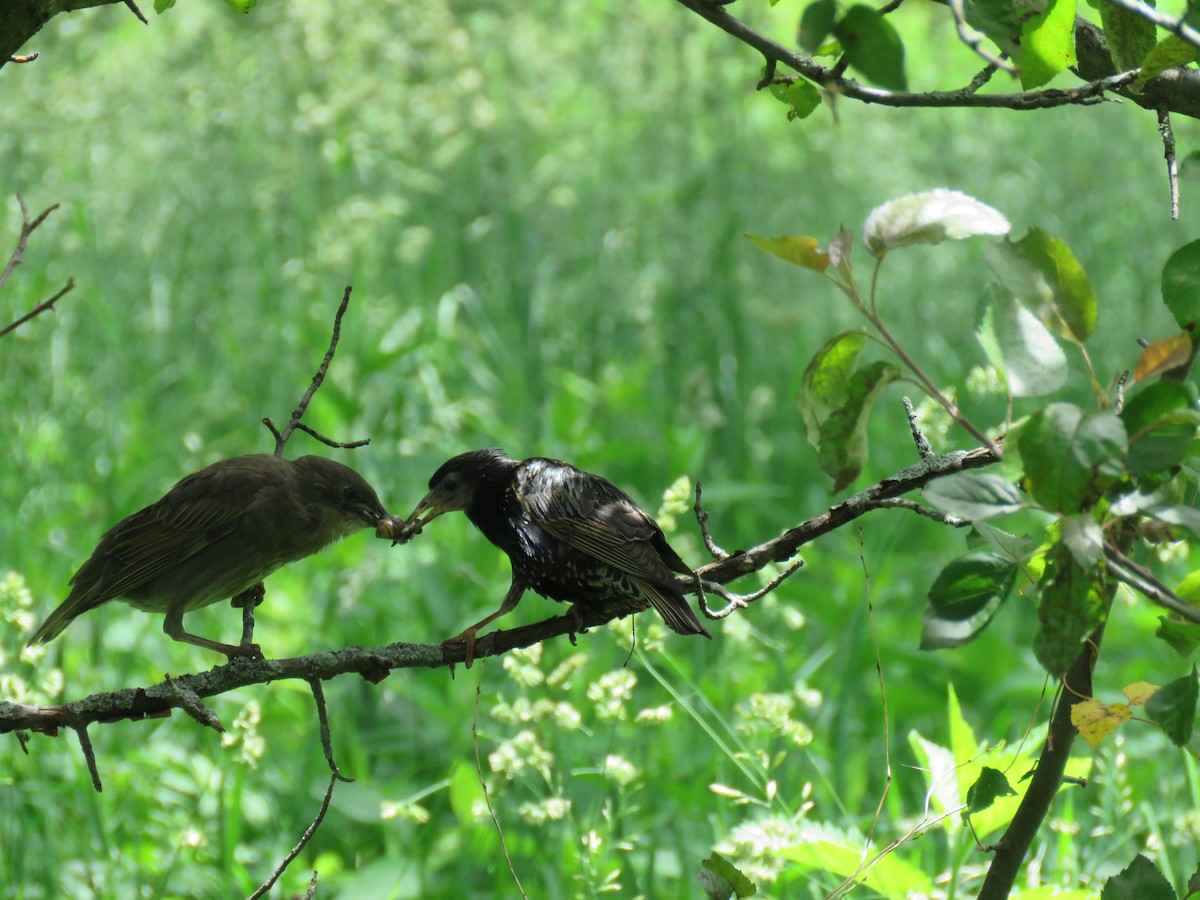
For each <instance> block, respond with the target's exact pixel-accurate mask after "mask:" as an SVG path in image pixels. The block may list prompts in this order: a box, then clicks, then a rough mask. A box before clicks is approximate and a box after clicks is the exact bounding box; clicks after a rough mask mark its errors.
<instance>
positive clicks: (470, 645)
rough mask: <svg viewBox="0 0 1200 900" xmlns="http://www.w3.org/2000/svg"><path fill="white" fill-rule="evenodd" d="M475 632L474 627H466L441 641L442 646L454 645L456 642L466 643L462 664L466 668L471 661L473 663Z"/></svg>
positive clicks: (469, 665)
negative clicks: (464, 629) (459, 632)
mask: <svg viewBox="0 0 1200 900" xmlns="http://www.w3.org/2000/svg"><path fill="white" fill-rule="evenodd" d="M476 633H477V632H476V631H475V630H474V629H472V628H468V629H467V630H466V631H464V632H463V633H462V634H456V635H455V636H454V637H452V638H447V639H446V640H444V641H442V646H443V647H451V646H456V645H458V644H465V645H466V648H465V655H466V659H464V660H463V665H465V666H466V667H467V668H468V669H469V668H471V663H473V662H474V661H475V635H476Z"/></svg>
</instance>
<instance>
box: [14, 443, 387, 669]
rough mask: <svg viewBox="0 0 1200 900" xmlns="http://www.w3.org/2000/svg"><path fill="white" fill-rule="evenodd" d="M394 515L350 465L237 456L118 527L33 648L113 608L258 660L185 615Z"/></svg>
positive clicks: (254, 650)
mask: <svg viewBox="0 0 1200 900" xmlns="http://www.w3.org/2000/svg"><path fill="white" fill-rule="evenodd" d="M386 516H387V510H385V509H384V508H383V505H382V504H381V503H380V502H379V498H378V497H377V496H376V495H375V491H374V489H373V488H372V487H371V486H370V485H369V484H367V482H366V481H365V480H363V478H362V476H361V475H359V474H358V473H357V472H355V471H354V470H353V469H351V468H349V467H348V466H344V465H342V464H341V463H338V462H334V461H333V460H330V459H322V458H321V457H319V456H302V457H300V458H299V459H295V460H286V459H280V458H278V457H275V456H265V455H252V456H238V457H235V458H233V459H225V460H221V461H220V462H216V463H213V464H212V465H211V466H208V467H207V468H205V469H201V470H200V471H199V472H195V473H193V474H191V475H188V476H187V477H186V478H184V479H183V480H182V481H180V482H179V483H178V484H176V485H175V486H174V487H173V488H171V490H169V491H168V492H167V494H166V495H165V496H164V497H163V498H162V499H161V500H159V501H158V502H157V503H152V504H151V505H150V506H147V507H146V508H145V509H143V510H141V511H140V512H136V513H134V514H133V515H132V516H130V517H129V518H127V519H124V520H122V521H121V522H118V523H117V524H116V525H115V526H113V528H111V529H110V530H109V531H108V533H107V534H105V535H104V537H102V538H100V543H99V545H98V546H97V547H96V549H95V551H93V553H92V555H91V558H90V559H88V561H87V562H85V563H84V564H83V565H82V566H81V567H80V569H79V571H78V572H76V573H75V575H74V577H73V578H72V579H71V582H70V583H71V588H72V589H71V594H70V596H68V597H67V599H66V600H64V601H63V603H62V605H60V606H59V607H58V609H56V610H54V612H52V613H51V614H50V617H49V618H48V619H46V621H45V622H43V623H42V627H41V628H39V629H38V630H37V631H36V632H35V633H34V635H33V637H32V638H30V640H29V643H30V644H36V643H46V642H48V641H51V640H53V639H54V638H55V637H57V636H58V634H59V633H60V632H61V631H62V630H63V629H64V628H66V627H67V626H68V625H70V624H71V622H72V621H74V620H75V618H76V617H77V616H80V615H82V614H83V613H85V612H87V611H88V610H90V609H95V608H96V607H97V606H100V605H101V604H104V603H107V602H108V601H109V600H124V601H126V602H127V603H129V604H130V605H132V606H135V607H137V608H138V609H141V610H145V611H147V612H162V613H166V614H167V617H166V620H165V621H164V622H163V631H165V632H166V633H167V634H168V635H170V636H171V637H172V638H174V639H175V640H177V641H184V642H185V643H188V644H195V645H196V646H198V647H207V648H208V649H210V650H216V651H217V652H218V653H224V654H225V655H226V656H228V657H229V658H231V659H232V658H233V657H234V656H241V655H247V654H257V653H258V648H257V646H253V645H252V646H251V647H247V648H242V647H239V646H235V645H233V644H223V643H221V642H219V641H212V640H209V639H208V638H203V637H199V636H197V635H194V634H190V633H189V632H187V631H185V630H184V628H183V617H184V615H185V614H186V613H188V612H191V611H192V610H193V609H199V608H200V607H202V606H208V605H209V604H211V603H216V602H218V601H220V600H223V599H225V598H229V597H234V596H236V595H238V594H240V593H242V592H243V591H245V590H247V589H249V588H251V587H253V586H254V585H256V584H258V582H260V581H262V579H264V578H266V577H267V576H268V575H269V574H271V573H272V572H274V571H275V570H276V569H278V568H279V567H280V566H283V565H286V564H287V563H290V562H295V561H296V560H298V559H303V558H304V557H306V556H310V555H312V554H313V553H316V552H317V551H318V550H320V549H321V548H323V547H325V546H327V545H328V544H332V543H333V542H334V541H338V540H341V539H342V538H344V537H346V536H347V535H349V534H352V533H353V532H355V531H358V530H360V529H363V528H370V527H374V526H375V525H376V524H377V523H378V522H379V521H380V520H381V519H383V518H384V517H386Z"/></svg>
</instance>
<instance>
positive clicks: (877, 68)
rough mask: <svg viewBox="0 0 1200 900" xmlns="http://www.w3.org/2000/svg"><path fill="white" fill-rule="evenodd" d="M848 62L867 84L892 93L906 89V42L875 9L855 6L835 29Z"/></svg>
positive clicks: (847, 11)
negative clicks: (875, 85)
mask: <svg viewBox="0 0 1200 900" xmlns="http://www.w3.org/2000/svg"><path fill="white" fill-rule="evenodd" d="M833 33H834V35H835V36H836V37H837V39H838V41H840V42H841V45H842V50H843V51H844V52H845V54H846V61H847V62H849V63H850V66H851V67H852V68H853V69H855V70H856V71H857V72H859V73H861V74H862V76H863V77H864V78H866V79H867V81H870V82H872V83H873V84H877V85H879V86H880V87H881V88H886V89H887V90H889V91H903V90H907V88H908V82H907V80H906V79H905V77H904V43H903V42H902V41H901V40H900V35H899V33H898V32H897V31H896V29H895V28H893V27H892V24H891V22H889V21H888V20H887V19H885V18H884V17H883V15H882V14H881V13H880V12H879V10H877V9H876V8H875V7H873V6H867V5H865V4H861V3H860V4H856V5H855V6H852V7H850V8H849V9H848V10H846V14H845V15H844V16H842V18H841V19H840V20H839V21H838V22H837V24H835V25H834V26H833Z"/></svg>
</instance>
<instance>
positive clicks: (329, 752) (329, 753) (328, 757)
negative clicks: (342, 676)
mask: <svg viewBox="0 0 1200 900" xmlns="http://www.w3.org/2000/svg"><path fill="white" fill-rule="evenodd" d="M305 680H306V681H307V682H308V686H309V687H310V688H312V695H313V701H314V702H315V703H316V704H317V723H318V725H319V726H320V730H321V749H322V750H323V751H324V752H325V762H327V763H328V764H329V771H330V772H332V773H333V775H334V777H335V778H337V779H338V780H339V781H353V780H354V779H353V778H350V777H348V776H346V775H343V774H342V770H341V769H339V768H338V767H337V763H336V762H334V761H333V737H332V734H331V732H330V730H329V710H328V709H326V708H325V689H324V688H323V687H322V686H321V679H320V678H307V679H305Z"/></svg>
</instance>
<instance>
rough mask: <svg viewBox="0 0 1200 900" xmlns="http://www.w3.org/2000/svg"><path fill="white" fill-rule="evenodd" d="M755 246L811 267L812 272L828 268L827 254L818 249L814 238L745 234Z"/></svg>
mask: <svg viewBox="0 0 1200 900" xmlns="http://www.w3.org/2000/svg"><path fill="white" fill-rule="evenodd" d="M746 237H748V238H749V239H750V240H751V241H753V242H754V244H755V246H757V247H760V248H761V249H763V250H766V251H767V252H768V253H772V254H774V255H775V256H778V257H779V258H780V259H782V260H784V261H785V262H790V263H792V264H793V265H797V266H803V267H804V268H805V269H812V270H813V271H814V272H824V271H825V270H826V269H827V268H829V255H828V254H826V253H825V252H823V251H822V250H820V249H819V247H818V244H819V242H818V241H817V239H816V238H814V237H804V236H801V235H788V236H786V237H776V238H769V237H762V236H761V235H757V234H748V235H746Z"/></svg>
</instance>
